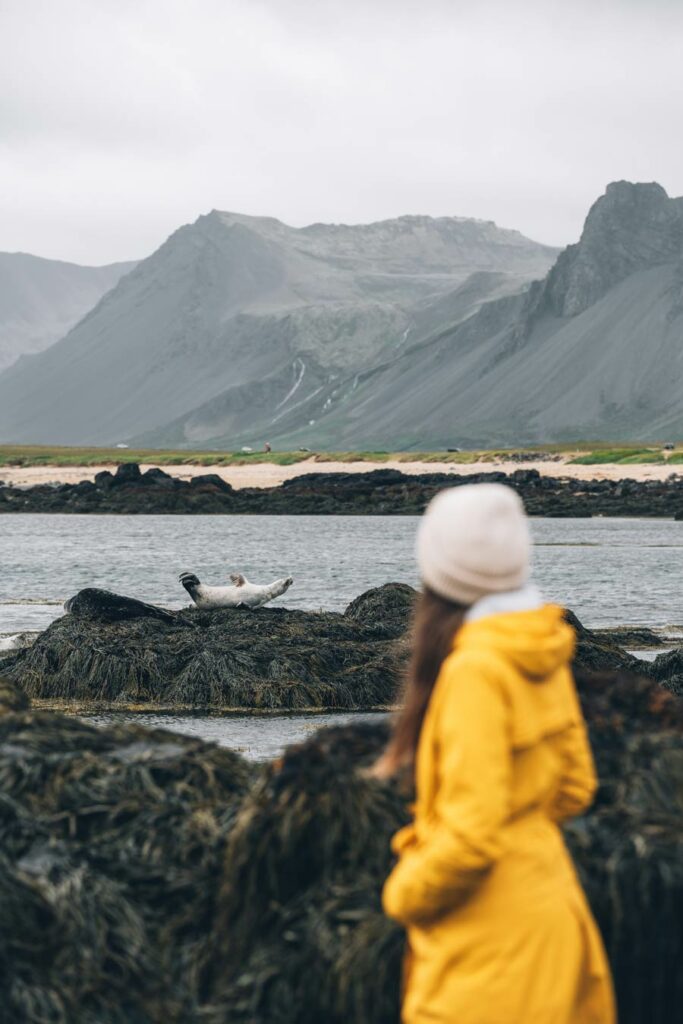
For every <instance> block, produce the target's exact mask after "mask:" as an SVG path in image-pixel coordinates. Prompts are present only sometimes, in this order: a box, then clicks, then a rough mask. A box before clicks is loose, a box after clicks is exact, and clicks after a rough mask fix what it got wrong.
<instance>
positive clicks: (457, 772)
mask: <svg viewBox="0 0 683 1024" xmlns="http://www.w3.org/2000/svg"><path fill="white" fill-rule="evenodd" d="M530 547H531V544H530V538H529V530H528V525H527V521H526V518H525V515H524V511H523V508H522V504H521V502H520V500H519V498H518V497H517V495H516V494H515V493H514V492H513V491H512V490H510V489H509V488H507V487H503V486H501V485H498V484H480V485H475V486H466V487H458V488H452V489H449V490H446V491H443V492H442V493H441V494H439V495H438V496H437V498H436V499H435V500H434V501H433V502H432V504H431V505H430V507H429V509H428V510H427V512H426V514H425V516H424V518H423V520H422V522H421V524H420V529H419V532H418V542H417V553H418V561H419V566H420V571H421V574H422V580H423V583H424V593H423V595H422V598H421V603H420V606H419V608H418V611H417V615H416V622H415V636H414V651H413V657H412V663H411V668H410V671H409V678H408V685H407V691H406V699H405V707H404V710H403V712H402V713H401V716H400V717H399V719H398V722H397V725H396V728H395V731H394V735H393V738H392V741H391V742H390V745H389V747H388V749H387V751H386V753H385V754H384V756H383V757H382V759H381V761H380V762H379V763H378V764H377V765H376V768H375V772H376V774H377V775H380V776H387V775H390V774H393V773H394V772H395V771H396V770H397V769H398V768H400V767H401V766H403V765H406V764H411V763H412V762H413V761H414V764H415V778H416V786H417V801H416V805H415V820H414V823H413V824H412V825H409V826H408V827H407V828H404V829H402V830H401V831H400V832H398V833H397V835H396V836H395V837H394V840H393V843H392V847H393V850H394V852H395V853H396V854H397V855H398V858H399V859H398V863H397V864H396V866H395V868H394V870H393V871H392V873H391V875H390V876H389V878H388V880H387V882H386V884H385V887H384V892H383V904H384V909H385V912H386V913H387V914H388V915H389V917H392V918H394V919H395V920H397V921H400V922H401V923H402V924H403V925H405V927H406V930H407V936H408V949H409V952H408V956H407V958H406V972H405V992H404V1000H403V1011H402V1020H403V1022H404V1024H427V1022H432V1024H434V1022H442V1024H446V1022H448V1024H451V1022H452V1024H613V1022H614V1020H615V1011H614V1003H613V996H612V988H611V981H610V976H609V968H608V965H607V961H606V957H605V954H604V950H603V947H602V943H601V940H600V936H599V933H598V930H597V927H596V925H595V922H594V921H593V918H592V916H591V912H590V909H589V907H588V904H587V902H586V899H585V896H584V894H583V892H582V889H581V886H580V883H579V881H578V879H577V877H576V874H575V871H574V867H573V864H572V862H571V858H570V856H569V854H568V852H567V850H566V848H565V846H564V843H563V841H562V836H561V832H560V829H559V827H558V825H559V823H560V822H562V821H563V820H565V819H566V818H569V817H572V816H573V815H576V814H580V813H581V812H582V811H584V810H585V809H586V808H587V807H588V806H589V804H590V803H591V800H592V797H593V794H594V792H595V788H596V778H595V771H594V767H593V761H592V757H591V752H590V748H589V745H588V740H587V737H586V730H585V726H584V722H583V718H582V715H581V710H580V707H579V703H578V700H577V697H576V692H575V689H574V684H573V681H572V677H571V673H570V669H569V662H570V659H571V657H572V653H573V650H574V634H573V631H572V630H571V629H570V627H569V626H567V625H566V624H565V622H564V621H563V616H562V611H561V609H560V608H558V607H555V606H554V605H547V604H543V603H542V602H541V600H540V596H539V594H538V592H537V591H536V589H535V588H533V587H531V586H529V585H528V583H527V579H528V574H529V555H530Z"/></svg>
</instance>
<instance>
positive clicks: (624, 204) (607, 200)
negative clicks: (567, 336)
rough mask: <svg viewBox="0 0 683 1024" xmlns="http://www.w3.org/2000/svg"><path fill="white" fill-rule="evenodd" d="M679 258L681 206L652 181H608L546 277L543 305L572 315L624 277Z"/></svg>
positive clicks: (682, 242)
mask: <svg viewBox="0 0 683 1024" xmlns="http://www.w3.org/2000/svg"><path fill="white" fill-rule="evenodd" d="M682 254H683V211H682V209H681V204H680V203H679V202H678V201H677V200H676V199H670V198H669V196H668V195H667V193H666V191H665V190H664V189H663V188H662V186H661V185H659V184H657V182H630V181H613V182H611V183H610V184H609V185H608V186H607V188H606V189H605V193H604V195H602V196H600V198H599V199H597V200H596V202H595V203H593V205H592V206H591V208H590V210H589V211H588V216H587V217H586V221H585V223H584V226H583V231H582V233H581V238H580V239H579V241H578V243H577V244H576V245H570V246H568V248H567V249H565V250H564V252H563V253H562V254H561V255H560V257H559V258H558V260H557V263H556V264H555V266H554V267H553V269H552V270H551V272H550V274H549V275H548V279H547V282H546V287H545V298H546V301H547V304H548V305H549V306H550V309H551V310H552V312H553V313H555V314H556V315H558V316H564V317H566V316H576V315H577V314H578V313H581V312H583V310H584V309H587V308H588V307H589V306H591V305H592V304H593V303H594V302H596V301H597V299H599V298H601V297H602V296H603V295H604V294H605V293H606V292H607V291H608V290H609V289H610V288H611V287H612V286H613V285H615V284H618V283H619V282H620V281H623V280H624V279H625V278H627V277H629V276H630V274H633V273H635V272H636V271H638V270H645V269H647V268H649V267H654V266H657V265H659V264H662V263H667V262H669V261H671V260H674V259H677V258H679V257H680V256H681V255H682Z"/></svg>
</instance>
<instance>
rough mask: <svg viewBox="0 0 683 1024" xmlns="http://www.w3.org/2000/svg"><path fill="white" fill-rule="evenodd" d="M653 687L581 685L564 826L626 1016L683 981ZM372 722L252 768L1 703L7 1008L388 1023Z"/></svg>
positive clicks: (210, 1021)
mask: <svg viewBox="0 0 683 1024" xmlns="http://www.w3.org/2000/svg"><path fill="white" fill-rule="evenodd" d="M378 589H380V590H381V589H382V588H378ZM371 593H372V592H371ZM396 596H398V595H396ZM375 599H376V598H375ZM370 604H371V599H370V598H368V601H367V602H366V607H369V606H370ZM361 607H362V605H361ZM272 614H273V613H271V615H272ZM301 614H303V613H301ZM261 615H262V613H258V615H253V616H251V617H252V618H259V619H260V618H261ZM247 617H249V616H245V618H247ZM66 618H71V617H70V616H67V617H66ZM337 618H338V619H342V620H345V621H346V625H347V626H349V624H351V623H352V622H353V620H351V618H350V617H349V616H337ZM62 621H63V620H62ZM73 621H75V620H73ZM135 621H136V622H137V625H141V624H142V625H145V626H147V627H149V628H154V629H158V630H160V631H166V632H167V633H168V631H169V629H170V627H168V626H167V625H166V624H164V623H161V622H158V621H155V620H135ZM129 625H130V623H129ZM233 625H234V623H233ZM355 626H356V627H357V624H355ZM108 628H112V627H111V626H108ZM307 628H309V627H302V631H305V630H306V629H307ZM657 690H658V687H657V684H656V683H654V682H653V681H645V682H644V683H643V684H642V685H641V686H640V688H639V689H638V691H637V693H634V690H633V687H632V686H631V685H630V684H627V682H626V680H624V679H619V678H616V677H612V678H610V679H609V680H602V681H600V680H594V682H593V684H592V689H591V691H590V692H588V691H585V690H584V691H582V700H583V701H584V710H585V712H586V715H587V718H588V722H589V726H590V728H591V735H592V737H593V743H594V748H595V751H596V755H597V760H598V765H599V766H600V774H601V788H600V794H599V799H598V801H597V804H596V806H595V807H594V808H593V809H592V810H591V811H590V812H589V813H588V814H587V815H585V816H584V817H582V818H581V819H578V820H577V821H575V822H572V823H570V825H569V826H568V828H567V829H566V836H567V841H568V843H569V845H570V848H571V850H572V852H573V855H574V857H575V860H576V863H577V867H578V870H579V872H580V874H581V877H582V879H583V882H584V885H585V887H586V890H587V894H588V896H589V899H590V901H591V905H592V908H593V911H594V913H595V914H596V916H597V920H598V924H599V925H600V928H601V930H602V932H603V935H604V936H605V940H606V946H607V949H608V952H609V955H610V960H611V967H612V972H613V975H614V979H615V986H616V993H617V999H618V1003H619V1020H620V1024H643V1022H644V1021H647V1022H648V1024H670V1022H671V1020H672V1009H671V1008H672V1007H675V1006H677V1005H679V1004H680V998H681V987H682V983H681V972H680V969H679V967H680V957H681V952H682V950H683V915H681V913H680V907H681V901H682V900H683V751H682V749H681V734H682V732H683V720H682V719H681V718H680V716H679V717H678V718H677V717H676V711H675V708H676V707H678V709H679V711H680V707H681V702H680V701H675V699H674V698H673V697H672V696H671V695H670V694H669V695H667V694H663V695H664V697H665V700H664V703H663V704H661V705H657V702H656V701H654V700H653V699H652V697H653V695H654V694H655V693H656V692H657ZM660 692H661V693H663V691H660ZM3 699H4V700H5V701H6V702H7V701H9V703H10V704H11V702H12V701H17V700H18V701H19V702H20V703H23V700H22V695H17V693H16V690H14V689H13V688H12V687H11V686H9V687H6V686H3V685H0V709H2V707H3ZM4 706H5V708H6V704H5V705H4ZM625 728H626V729H627V730H628V735H627V736H626V737H625V734H624V729H625ZM387 738H388V728H387V723H386V721H382V722H378V723H376V724H375V723H372V724H365V723H363V724H357V723H353V722H352V723H350V724H347V725H345V726H342V727H336V728H331V729H323V730H320V731H318V732H316V733H315V734H314V735H312V736H311V737H310V738H309V739H307V740H306V741H305V742H304V743H301V744H298V745H296V746H292V747H290V748H289V749H288V750H286V751H285V753H284V754H283V756H281V757H279V758H278V759H277V760H275V761H273V762H272V763H270V764H266V765H264V766H262V767H260V768H258V769H254V768H253V767H252V766H250V765H248V764H247V763H246V762H245V761H244V760H243V759H242V758H241V757H240V756H239V755H237V754H235V753H233V752H231V751H229V750H226V749H225V748H221V747H217V746H215V745H214V744H211V743H204V742H202V741H201V740H196V739H192V738H190V737H187V736H182V735H179V734H177V733H175V732H166V731H164V730H160V729H154V730H148V729H144V728H141V727H139V726H137V725H130V724H125V725H109V726H106V727H96V726H94V725H91V724H89V723H87V722H86V721H83V720H80V719H78V718H75V717H70V716H65V715H57V714H51V713H48V712H35V711H31V710H29V709H25V708H24V709H18V710H15V711H13V710H10V709H7V708H6V710H5V711H4V713H0V792H1V793H2V797H1V799H0V866H1V868H2V870H1V871H0V904H1V905H2V912H3V929H2V940H1V949H2V970H0V1005H1V1006H2V1008H3V1014H4V1018H3V1019H5V1018H6V1019H7V1021H8V1022H10V1021H12V1022H14V1021H16V1022H17V1024H18V1022H20V1021H21V1022H23V1021H26V1022H27V1024H28V1022H29V1021H36V1022H37V1021H38V1020H44V1021H46V1020H52V1021H55V1022H57V1021H63V1022H66V1021H74V1022H76V1021H78V1022H81V1021H82V1022H83V1024H86V1022H93V1024H94V1022H97V1024H122V1022H123V1021H130V1022H133V1021H134V1022H136V1024H137V1022H139V1024H151V1022H156V1021H169V1022H178V1024H180V1022H182V1024H198V1022H199V1021H202V1022H204V1024H224V1022H225V1021H230V1022H231V1024H317V1022H319V1021H325V1022H327V1024H348V1022H351V1021H353V1022H357V1024H395V1022H397V1021H398V1014H399V1009H398V1002H399V992H400V976H401V965H402V960H403V955H404V937H403V932H402V930H401V929H400V928H399V927H398V926H397V925H395V924H394V923H393V922H391V921H388V920H387V919H386V918H385V917H384V916H383V914H382V910H381V904H380V890H381V886H382V882H383V880H384V878H385V877H386V874H387V872H388V871H389V869H390V866H391V860H392V855H391V850H390V846H389V840H390V837H391V836H392V834H393V833H394V832H395V831H396V830H397V829H398V828H400V827H401V826H402V825H403V824H405V822H406V821H407V820H408V817H409V803H410V800H411V799H412V793H411V791H410V786H409V785H406V784H405V781H401V780H397V781H395V782H391V783H389V782H378V781H375V780H374V779H371V778H368V777H367V776H366V775H365V774H364V772H363V770H362V769H363V768H364V767H366V766H367V765H369V764H371V763H372V761H373V760H374V759H375V758H376V757H377V756H378V755H379V754H380V752H381V750H382V749H383V747H384V745H385V744H386V741H387ZM35 1007H38V1008H39V1010H40V1013H39V1014H37V1013H35V1012H33V1009H32V1008H35ZM27 1008H29V1009H30V1010H31V1012H30V1013H29V1012H27Z"/></svg>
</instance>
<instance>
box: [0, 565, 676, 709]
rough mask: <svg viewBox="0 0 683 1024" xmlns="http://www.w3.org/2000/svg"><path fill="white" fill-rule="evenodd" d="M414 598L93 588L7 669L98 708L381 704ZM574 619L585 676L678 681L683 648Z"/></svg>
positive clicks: (9, 657)
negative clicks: (341, 604)
mask: <svg viewBox="0 0 683 1024" xmlns="http://www.w3.org/2000/svg"><path fill="white" fill-rule="evenodd" d="M415 597H416V591H415V590H414V589H413V588H412V587H409V586H408V585H407V584H404V583H387V584H385V585H384V586H382V587H376V588H373V589H372V590H369V591H367V592H366V593H364V594H361V595H360V596H359V597H357V598H355V599H354V600H353V601H352V602H351V603H350V604H349V606H348V608H347V609H346V611H345V612H344V613H343V614H340V613H335V612H306V611H299V610H296V609H290V608H282V607H264V608H259V609H256V610H254V611H250V610H248V609H243V608H219V609H215V610H201V609H198V608H188V609H184V610H183V611H177V612H176V611H167V610H166V609H163V608H157V607H155V606H153V605H148V604H144V603H143V602H141V601H136V600H134V599H132V598H124V597H121V596H120V595H117V594H111V593H109V592H108V591H101V590H95V589H92V588H89V589H87V590H83V591H80V592H79V594H77V595H76V596H75V597H74V598H72V599H71V600H70V601H69V602H68V606H69V608H70V609H71V610H70V612H69V613H67V614H66V615H64V616H62V617H61V618H59V619H56V620H55V621H54V622H53V623H52V624H51V625H50V626H49V627H48V628H47V629H46V630H45V631H44V632H43V633H41V634H40V635H39V636H38V638H37V639H36V641H35V643H33V644H32V645H31V646H30V647H28V648H25V649H22V650H17V651H11V652H8V653H7V654H6V655H5V657H4V658H0V671H4V672H5V674H6V675H7V676H8V678H10V679H11V680H12V681H14V682H16V683H18V684H19V685H20V686H21V688H22V689H23V690H24V691H25V692H26V693H27V694H28V695H29V696H30V697H32V698H35V699H41V700H47V701H52V702H66V703H67V704H68V703H72V704H77V705H84V706H89V707H93V708H106V707H110V706H113V707H124V706H132V705H135V706H139V705H145V706H149V707H153V708H175V709H182V708H195V709H205V710H211V709H214V710H219V709H225V710H227V709H248V710H258V711H294V710H311V709H316V710H320V709H323V708H326V709H338V710H344V709H346V710H372V709H375V708H383V707H388V706H391V705H393V704H395V703H396V702H397V701H398V700H399V698H400V689H401V682H402V676H403V671H404V667H405V664H406V660H407V654H408V635H409V634H408V630H409V625H410V618H411V614H412V608H413V604H414V601H415ZM567 619H568V621H569V622H570V623H571V624H572V625H573V627H574V628H575V630H576V633H577V649H576V655H575V659H574V670H575V672H576V673H577V674H580V673H583V674H588V673H590V674H595V673H615V672H617V673H620V674H621V675H630V676H632V677H633V678H634V679H635V678H637V677H642V678H654V679H657V680H659V681H661V682H662V683H663V684H664V685H665V686H667V685H670V688H672V689H674V690H675V689H676V688H677V687H679V686H680V680H681V677H682V676H683V665H681V664H680V658H681V655H680V653H678V654H675V653H672V654H668V655H662V656H660V657H659V658H658V659H657V660H656V661H655V662H648V661H644V660H642V659H639V658H636V657H634V656H633V655H631V654H628V653H627V652H626V651H624V650H623V649H622V648H621V647H619V646H618V645H617V644H616V643H614V642H613V640H612V639H611V638H610V637H609V636H608V635H605V634H601V635H598V634H596V633H593V632H591V631H590V630H588V629H586V628H585V627H584V626H583V625H582V624H581V622H579V620H578V619H577V618H576V616H575V615H573V614H572V613H571V612H567ZM657 689H658V690H659V687H658V688H657Z"/></svg>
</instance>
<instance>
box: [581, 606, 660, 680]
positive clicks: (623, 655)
mask: <svg viewBox="0 0 683 1024" xmlns="http://www.w3.org/2000/svg"><path fill="white" fill-rule="evenodd" d="M565 619H566V621H567V622H568V623H569V625H570V626H572V627H573V628H574V630H575V632H576V653H575V655H574V668H575V670H577V671H580V672H581V671H583V672H632V673H633V674H634V675H649V673H650V665H649V663H648V662H646V661H643V660H642V659H641V658H635V657H634V656H633V655H632V654H627V652H626V651H624V650H623V649H622V648H621V647H620V646H619V645H618V644H617V643H616V642H615V641H614V640H613V639H612V638H611V637H610V636H609V635H605V633H604V632H603V633H597V632H593V631H592V630H590V629H587V628H586V627H585V626H584V625H583V623H582V622H580V621H579V619H578V618H577V617H576V615H575V614H574V612H572V611H566V612H565Z"/></svg>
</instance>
